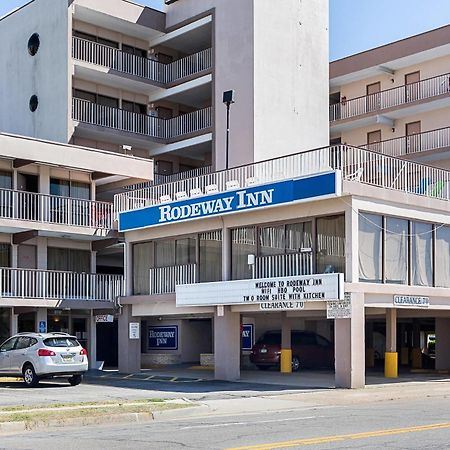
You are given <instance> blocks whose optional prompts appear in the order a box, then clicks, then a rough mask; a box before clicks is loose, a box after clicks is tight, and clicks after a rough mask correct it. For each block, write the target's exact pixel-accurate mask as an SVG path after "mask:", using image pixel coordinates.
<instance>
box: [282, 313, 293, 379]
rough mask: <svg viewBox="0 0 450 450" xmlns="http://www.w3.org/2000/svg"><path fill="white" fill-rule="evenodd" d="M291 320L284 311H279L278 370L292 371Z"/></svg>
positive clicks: (283, 371)
mask: <svg viewBox="0 0 450 450" xmlns="http://www.w3.org/2000/svg"><path fill="white" fill-rule="evenodd" d="M291 328H292V327H291V322H290V320H289V318H288V317H287V314H286V312H282V313H281V355H280V372H282V373H291V372H292V347H291V345H292V343H291Z"/></svg>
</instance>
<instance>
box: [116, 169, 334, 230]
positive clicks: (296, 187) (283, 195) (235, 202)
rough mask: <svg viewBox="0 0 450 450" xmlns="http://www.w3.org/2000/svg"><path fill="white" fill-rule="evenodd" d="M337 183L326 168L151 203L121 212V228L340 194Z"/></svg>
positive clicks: (178, 220) (131, 228)
mask: <svg viewBox="0 0 450 450" xmlns="http://www.w3.org/2000/svg"><path fill="white" fill-rule="evenodd" d="M338 184H339V182H338V174H337V173H336V172H326V173H320V174H317V175H312V176H308V177H303V178H297V179H294V180H286V181H280V182H277V183H271V184H264V185H259V186H252V187H247V188H241V189H236V190H234V191H226V192H220V193H218V194H214V195H205V196H202V197H196V198H189V199H187V200H181V201H176V202H171V203H165V204H159V205H155V206H149V207H147V208H141V209H137V210H133V211H127V212H123V213H120V214H119V231H121V232H125V231H131V230H136V229H141V228H148V227H154V226H157V225H165V224H169V223H176V222H183V221H187V220H193V219H201V218H205V217H213V216H218V215H223V214H231V213H238V212H241V211H248V210H253V209H258V208H264V207H271V206H276V205H282V204H285V203H290V202H297V201H301V200H306V199H312V198H318V197H326V196H331V195H337V194H338V192H339V186H338Z"/></svg>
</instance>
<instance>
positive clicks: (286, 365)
mask: <svg viewBox="0 0 450 450" xmlns="http://www.w3.org/2000/svg"><path fill="white" fill-rule="evenodd" d="M280 372H281V373H291V372H292V350H291V349H290V348H289V349H282V350H281V355H280Z"/></svg>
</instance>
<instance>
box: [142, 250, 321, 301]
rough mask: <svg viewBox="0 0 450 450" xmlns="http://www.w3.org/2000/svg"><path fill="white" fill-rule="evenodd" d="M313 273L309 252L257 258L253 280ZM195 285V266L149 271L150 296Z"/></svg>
mask: <svg viewBox="0 0 450 450" xmlns="http://www.w3.org/2000/svg"><path fill="white" fill-rule="evenodd" d="M313 273H315V271H314V270H313V253H312V252H311V251H307V252H303V253H292V254H284V255H270V256H257V257H255V264H254V266H253V278H255V279H259V278H272V277H289V276H296V275H312V274H313ZM241 278H244V276H242V277H241ZM238 279H240V278H238ZM216 281H221V280H216ZM196 283H199V279H198V266H197V264H186V265H181V266H170V267H158V268H154V269H150V295H161V294H174V293H175V287H176V286H177V285H182V284H196Z"/></svg>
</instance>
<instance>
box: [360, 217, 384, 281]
mask: <svg viewBox="0 0 450 450" xmlns="http://www.w3.org/2000/svg"><path fill="white" fill-rule="evenodd" d="M359 279H360V281H368V282H372V283H382V282H383V216H378V215H375V214H360V215H359Z"/></svg>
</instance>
